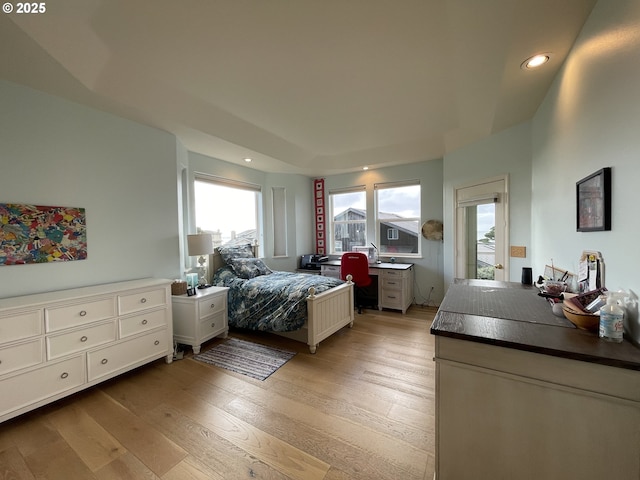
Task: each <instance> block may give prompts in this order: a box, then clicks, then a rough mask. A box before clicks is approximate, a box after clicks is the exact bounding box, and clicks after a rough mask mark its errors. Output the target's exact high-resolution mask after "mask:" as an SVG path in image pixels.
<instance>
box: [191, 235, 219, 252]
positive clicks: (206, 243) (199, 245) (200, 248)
mask: <svg viewBox="0 0 640 480" xmlns="http://www.w3.org/2000/svg"><path fill="white" fill-rule="evenodd" d="M187 250H188V251H189V255H190V256H195V255H209V254H210V253H213V252H214V250H215V248H214V246H213V235H211V234H210V233H199V234H197V235H187Z"/></svg>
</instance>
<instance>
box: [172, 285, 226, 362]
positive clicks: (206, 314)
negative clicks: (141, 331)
mask: <svg viewBox="0 0 640 480" xmlns="http://www.w3.org/2000/svg"><path fill="white" fill-rule="evenodd" d="M228 290H229V289H228V288H227V287H209V288H199V289H197V294H196V295H193V296H191V297H189V296H187V295H186V294H185V295H174V296H172V297H171V303H172V305H173V340H174V341H175V342H177V343H182V344H184V345H191V346H192V347H193V353H194V354H196V355H197V354H198V353H200V346H201V345H202V343H203V342H206V341H207V340H210V339H212V338H213V337H217V336H221V337H222V338H226V337H227V333H228V332H229V322H228V317H227V291H228Z"/></svg>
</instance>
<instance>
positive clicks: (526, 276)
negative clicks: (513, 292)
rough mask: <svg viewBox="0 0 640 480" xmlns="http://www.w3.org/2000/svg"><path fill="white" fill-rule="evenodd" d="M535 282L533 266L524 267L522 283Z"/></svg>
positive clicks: (529, 283)
mask: <svg viewBox="0 0 640 480" xmlns="http://www.w3.org/2000/svg"><path fill="white" fill-rule="evenodd" d="M532 283H533V271H532V270H531V267H522V284H523V285H531V284H532Z"/></svg>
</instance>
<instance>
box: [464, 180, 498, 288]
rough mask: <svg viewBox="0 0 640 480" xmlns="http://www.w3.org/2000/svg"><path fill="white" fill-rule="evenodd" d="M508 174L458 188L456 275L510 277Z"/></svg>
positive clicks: (493, 277) (488, 278)
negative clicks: (508, 252)
mask: <svg viewBox="0 0 640 480" xmlns="http://www.w3.org/2000/svg"><path fill="white" fill-rule="evenodd" d="M507 181H508V177H507V176H506V175H505V176H502V177H494V178H490V179H486V180H478V181H477V182H473V183H472V184H467V185H463V186H460V187H458V188H456V189H455V197H454V198H455V222H456V230H455V242H456V250H455V265H456V272H455V273H456V278H481V279H487V280H504V281H508V280H509V265H508V261H509V256H508V255H507V245H508V244H509V241H508V233H509V225H508V219H509V214H508V195H507Z"/></svg>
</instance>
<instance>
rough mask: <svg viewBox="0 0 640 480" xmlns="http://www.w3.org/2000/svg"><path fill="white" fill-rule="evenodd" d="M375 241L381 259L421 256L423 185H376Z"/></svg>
mask: <svg viewBox="0 0 640 480" xmlns="http://www.w3.org/2000/svg"><path fill="white" fill-rule="evenodd" d="M374 188H375V204H376V232H377V234H376V237H377V239H376V240H377V242H378V245H377V246H378V248H379V252H380V255H386V256H389V257H392V256H394V255H398V256H400V255H401V256H419V255H420V184H419V183H418V182H402V183H384V184H376V185H375V186H374Z"/></svg>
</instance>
